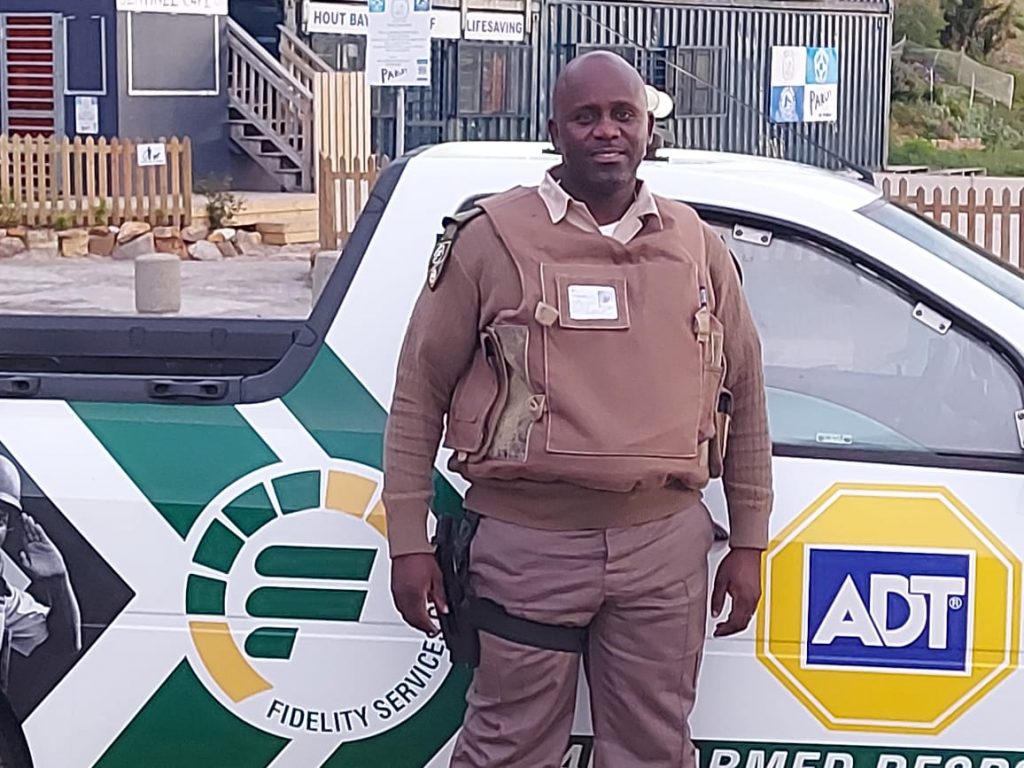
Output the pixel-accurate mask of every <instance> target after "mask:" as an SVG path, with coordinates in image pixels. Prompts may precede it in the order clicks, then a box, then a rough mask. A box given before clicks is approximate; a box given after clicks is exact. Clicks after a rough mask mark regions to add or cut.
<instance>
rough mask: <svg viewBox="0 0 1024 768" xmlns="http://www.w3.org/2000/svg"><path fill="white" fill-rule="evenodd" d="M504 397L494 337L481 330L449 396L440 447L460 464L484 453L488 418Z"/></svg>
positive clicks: (501, 363)
mask: <svg viewBox="0 0 1024 768" xmlns="http://www.w3.org/2000/svg"><path fill="white" fill-rule="evenodd" d="M507 396H508V372H507V370H506V368H505V361H504V359H503V357H502V354H501V350H500V348H499V345H498V342H497V339H496V337H495V336H494V334H493V332H491V331H489V330H488V331H485V332H484V333H482V334H481V335H480V348H479V349H478V350H477V352H476V354H475V355H474V356H473V361H472V362H471V363H470V367H469V370H468V371H467V372H466V374H465V375H464V376H463V377H462V378H461V379H460V380H459V383H458V384H457V385H456V386H455V391H454V392H453V393H452V402H451V406H450V408H449V409H448V425H447V431H446V434H445V440H444V445H445V447H447V448H450V449H452V450H453V451H455V452H456V453H458V454H465V455H460V456H459V459H460V460H462V461H464V460H466V459H467V458H473V457H476V456H478V455H480V454H483V453H485V452H486V451H487V448H488V445H489V443H490V439H491V437H492V435H493V428H492V416H493V415H494V414H495V413H496V412H497V411H500V410H501V408H502V407H503V403H504V400H505V398H506V397H507Z"/></svg>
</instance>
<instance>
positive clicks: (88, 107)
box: [75, 96, 100, 136]
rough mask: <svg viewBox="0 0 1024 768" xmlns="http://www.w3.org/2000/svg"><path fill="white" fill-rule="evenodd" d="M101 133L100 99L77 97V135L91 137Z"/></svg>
mask: <svg viewBox="0 0 1024 768" xmlns="http://www.w3.org/2000/svg"><path fill="white" fill-rule="evenodd" d="M99 132H100V102H99V99H97V98H96V97H95V96H75V133H77V134H81V135H83V136H89V135H95V134H97V133H99Z"/></svg>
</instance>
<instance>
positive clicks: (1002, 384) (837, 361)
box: [719, 225, 1022, 456]
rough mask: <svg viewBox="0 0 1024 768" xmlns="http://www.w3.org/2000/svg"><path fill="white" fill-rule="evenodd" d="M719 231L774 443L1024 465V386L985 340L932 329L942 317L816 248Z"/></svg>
mask: <svg viewBox="0 0 1024 768" xmlns="http://www.w3.org/2000/svg"><path fill="white" fill-rule="evenodd" d="M740 230H741V231H746V232H747V233H748V234H749V233H750V228H749V227H746V226H742V227H740ZM719 231H720V232H721V234H722V235H723V236H724V237H725V239H726V242H727V244H728V246H729V247H730V248H731V249H732V250H733V252H734V253H735V254H736V256H737V258H738V260H739V262H740V265H741V267H742V270H743V288H744V294H745V296H746V297H747V300H748V302H749V303H750V307H751V312H752V313H753V316H754V320H755V323H756V325H757V328H758V331H759V332H760V334H761V339H762V345H763V359H764V366H765V383H766V388H767V393H768V410H769V419H770V422H771V433H772V438H773V440H774V442H776V443H778V444H783V445H793V446H816V447H819V448H821V449H822V450H832V449H836V448H848V449H861V450H870V451H879V452H891V451H908V452H920V453H931V454H1007V455H1013V456H1019V455H1020V444H1019V438H1018V436H1017V429H1016V426H1015V423H1014V412H1015V411H1016V410H1018V409H1019V408H1020V407H1021V402H1022V394H1021V386H1020V382H1019V380H1018V378H1017V376H1016V374H1015V372H1014V370H1013V369H1012V368H1011V367H1010V365H1009V364H1008V363H1007V362H1006V360H1004V359H1003V357H1001V356H1000V355H999V353H998V352H997V351H996V350H995V349H993V348H992V347H991V346H990V345H989V344H988V343H986V342H985V341H984V340H983V339H981V338H979V337H978V336H975V335H973V334H971V333H969V332H968V331H967V330H966V329H964V328H962V327H961V325H960V324H959V323H958V322H956V321H952V320H950V319H948V318H947V319H944V320H936V321H935V322H932V323H931V324H930V323H929V322H924V321H927V320H928V319H929V317H930V316H932V311H931V308H929V307H927V306H923V307H922V306H921V305H920V304H919V301H918V299H917V298H915V297H914V296H912V295H910V294H908V293H907V292H905V291H904V290H903V289H902V288H901V287H898V286H896V285H893V284H891V283H890V282H888V281H885V280H883V279H882V278H881V277H879V276H878V275H876V274H874V273H873V272H871V271H868V270H866V269H865V268H861V267H859V266H857V265H855V264H853V263H851V262H850V261H848V260H847V259H846V258H844V257H842V256H841V255H840V254H837V253H835V252H833V251H831V250H829V249H828V248H826V247H824V246H822V245H820V244H818V243H816V242H813V241H811V240H807V239H802V238H799V237H794V236H789V235H780V234H779V233H771V239H770V242H769V244H768V245H767V246H766V245H762V244H760V243H758V242H750V241H749V240H748V239H747V238H746V237H744V236H742V235H740V234H739V233H738V232H737V231H736V229H735V228H734V227H733V226H729V225H725V226H721V227H719ZM758 234H760V233H758ZM919 309H920V310H921V314H920V315H918V310H919ZM943 328H944V329H943Z"/></svg>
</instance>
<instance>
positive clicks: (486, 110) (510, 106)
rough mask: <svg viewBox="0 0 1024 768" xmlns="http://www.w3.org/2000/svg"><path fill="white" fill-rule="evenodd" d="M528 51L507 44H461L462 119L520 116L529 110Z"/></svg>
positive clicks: (460, 93) (458, 87) (459, 103)
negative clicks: (526, 94)
mask: <svg viewBox="0 0 1024 768" xmlns="http://www.w3.org/2000/svg"><path fill="white" fill-rule="evenodd" d="M527 53H528V49H527V48H526V47H525V46H521V45H508V44H494V45H488V44H476V43H460V44H459V65H458V85H457V90H458V105H459V114H460V115H519V114H521V113H522V112H523V111H524V110H525V109H526V108H527V105H526V103H525V101H526V100H525V98H524V95H523V88H524V86H525V85H526V83H527V82H528V80H529V72H528V70H527V66H528V65H529V59H528V58H527Z"/></svg>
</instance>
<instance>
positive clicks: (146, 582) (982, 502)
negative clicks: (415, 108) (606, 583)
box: [0, 143, 1024, 768]
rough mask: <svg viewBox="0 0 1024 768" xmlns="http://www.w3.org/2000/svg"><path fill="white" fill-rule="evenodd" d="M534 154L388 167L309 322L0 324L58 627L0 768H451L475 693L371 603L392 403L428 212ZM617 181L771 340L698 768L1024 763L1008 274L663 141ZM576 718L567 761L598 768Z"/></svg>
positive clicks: (386, 608) (36, 665) (746, 161)
mask: <svg viewBox="0 0 1024 768" xmlns="http://www.w3.org/2000/svg"><path fill="white" fill-rule="evenodd" d="M557 161H558V158H557V157H556V156H554V155H552V154H549V153H547V152H546V151H545V146H544V145H541V144H518V143H501V144H491V143H467V144H447V145H441V146H436V147H432V148H428V149H426V150H423V151H418V152H416V153H413V154H412V155H410V156H407V157H405V158H402V159H400V160H398V161H396V162H394V163H392V164H391V165H390V166H389V167H388V168H387V169H386V170H385V172H384V173H383V175H382V177H381V178H380V180H379V181H378V182H377V185H376V187H375V191H374V194H373V196H372V198H371V201H370V203H369V204H368V205H367V207H366V208H365V210H364V212H363V213H362V216H361V218H360V219H359V222H358V225H357V227H356V230H355V232H354V233H353V235H352V237H351V238H350V240H349V242H348V244H347V246H346V250H345V253H344V255H343V257H342V259H341V261H340V263H339V266H338V267H337V268H336V269H335V272H334V274H333V275H332V276H331V279H330V282H329V283H328V284H327V286H326V288H325V290H324V291H323V293H322V295H321V298H320V300H319V302H318V303H317V305H316V306H315V307H314V309H313V311H312V313H311V315H310V317H309V318H308V320H306V321H295V322H285V321H263V320H244V321H243V320H238V321H230V320H212V319H210V320H204V319H165V318H117V319H109V318H107V319H99V318H95V319H82V318H74V319H73V320H71V319H67V318H60V317H42V316H40V317H32V318H24V317H21V318H19V317H12V316H4V317H2V318H0V351H2V356H0V363H2V365H3V370H2V371H0V374H2V375H0V390H2V392H3V393H4V397H3V398H2V399H0V446H2V448H3V450H4V452H6V453H7V454H8V455H10V456H11V457H12V458H13V459H14V461H15V462H16V463H17V465H18V467H19V469H20V471H21V473H22V475H23V479H24V489H25V490H23V492H22V504H23V506H24V507H25V508H26V510H28V511H30V513H31V514H33V515H34V516H35V517H36V519H37V520H39V521H40V522H41V524H42V525H43V526H44V528H46V530H47V531H48V532H49V533H50V536H51V537H52V539H53V541H54V543H55V545H56V546H57V547H58V548H59V549H60V550H61V552H62V553H63V555H64V559H65V560H66V561H67V563H68V570H69V575H70V580H71V583H72V585H73V587H74V590H75V594H76V595H77V596H78V599H79V600H80V602H81V605H82V633H83V648H82V650H81V651H78V652H72V653H68V654H63V655H62V654H61V653H59V652H56V651H52V652H46V649H47V645H46V643H45V642H44V643H43V644H42V645H40V646H39V648H38V651H33V652H32V653H29V654H28V655H21V654H19V653H17V652H15V653H11V654H9V655H10V676H9V685H8V696H9V698H10V703H11V705H12V710H13V713H14V714H13V715H11V714H9V715H7V716H6V717H5V716H4V715H3V714H0V732H2V733H3V734H4V737H3V739H2V741H0V765H3V766H4V767H5V768H6V767H7V765H8V764H12V765H18V763H17V762H14V761H15V756H14V755H13V754H7V753H11V752H12V751H13V749H14V748H15V747H17V743H18V737H16V731H17V730H19V729H18V725H19V723H20V726H21V728H20V730H23V732H24V736H25V739H26V741H27V745H28V747H29V748H30V749H31V752H32V756H33V759H34V764H35V765H36V766H38V767H39V768H85V767H86V766H99V767H100V768H128V766H131V767H132V768H136V767H137V766H142V765H144V766H147V768H150V767H152V768H156V767H157V766H196V767H197V768H198V766H204V767H206V766H216V767H217V768H222V767H223V768H234V767H235V766H237V767H238V768H242V767H243V766H244V767H245V768H255V767H256V766H274V768H312V767H313V766H324V767H325V768H327V767H329V768H354V767H356V766H359V767H360V768H366V767H370V766H372V767H373V768H378V767H379V768H426V767H428V766H429V767H430V768H439V767H440V766H445V765H447V758H448V755H449V754H450V750H451V745H452V744H453V742H454V738H455V735H456V732H457V729H458V727H459V723H460V719H461V716H462V711H463V695H464V691H465V688H466V685H467V683H468V680H469V673H468V671H467V670H465V669H462V668H454V667H452V666H451V665H450V663H449V660H448V657H447V653H446V651H445V648H444V646H443V644H442V643H441V642H440V641H438V640H429V639H426V638H424V637H423V636H422V635H421V634H419V633H417V632H416V631H415V630H412V629H410V628H408V627H406V626H405V625H404V624H403V623H402V621H401V619H400V618H399V616H398V614H397V612H396V611H395V609H394V607H393V605H392V603H391V596H390V592H389V586H388V576H389V564H388V557H387V548H386V542H385V538H384V531H385V530H386V529H385V526H386V518H385V516H384V511H383V507H382V506H381V504H380V482H381V474H380V465H381V448H382V433H383V426H384V421H385V418H386V409H387V407H388V405H389V403H390V400H391V392H392V384H393V377H394V373H395V366H396V362H397V359H398V352H399V345H400V343H401V340H402V337H403V334H404V331H405V327H406V323H407V321H408V317H409V313H410V311H411V308H412V305H413V302H414V301H415V299H416V297H417V295H418V293H419V292H420V290H421V289H422V288H423V286H424V283H425V280H426V274H427V265H428V259H429V256H430V253H431V250H432V249H433V246H434V243H435V239H436V237H437V236H438V235H439V234H440V231H441V220H442V217H443V216H445V215H447V214H450V213H452V212H454V211H456V210H457V209H460V208H463V207H466V206H468V205H471V204H472V201H473V200H475V199H476V198H478V197H480V196H484V195H487V194H490V193H494V192H498V191H501V190H504V189H507V188H508V187H511V186H513V185H517V184H522V185H531V184H535V183H537V182H538V181H539V180H540V178H541V176H542V174H543V172H544V171H545V169H546V168H548V167H550V166H551V165H554V164H555V163H556V162H557ZM640 175H641V176H642V177H643V178H644V179H646V180H647V181H649V182H650V184H651V185H652V188H653V189H654V191H655V192H657V193H659V194H660V195H663V196H668V197H673V198H677V199H679V200H682V201H685V202H687V203H689V204H690V205H692V206H694V207H695V208H696V209H697V210H698V211H699V212H700V213H701V214H703V216H704V217H705V218H706V219H708V220H709V221H711V222H712V223H713V224H714V225H715V226H716V227H717V228H718V230H719V231H720V232H721V233H722V235H723V236H724V237H725V239H726V241H727V243H728V245H729V247H730V248H731V249H732V250H733V252H734V254H735V255H736V260H737V263H738V265H739V266H740V268H741V271H742V274H743V286H744V290H745V293H746V296H747V298H748V301H749V302H750V305H751V308H752V310H753V313H754V317H755V320H756V322H757V325H758V327H759V329H760V332H761V335H762V340H763V346H764V362H765V370H766V377H767V386H768V402H769V409H770V423H771V432H772V437H773V443H774V472H775V491H776V503H775V507H774V512H773V517H772V522H771V536H772V539H771V544H770V548H769V550H768V552H767V553H766V556H765V561H764V588H765V589H764V599H763V601H762V603H761V605H760V606H759V609H758V612H757V615H756V617H755V620H754V621H753V622H752V623H751V626H750V627H749V629H748V630H747V631H746V632H744V633H742V634H740V635H736V636H733V637H729V638H721V639H718V638H713V637H711V631H710V630H711V627H712V626H713V624H712V622H713V621H714V620H713V619H710V618H709V631H708V639H707V653H706V656H705V662H704V665H703V668H702V675H701V679H700V684H699V691H698V699H697V706H696V710H695V713H694V717H693V721H692V726H693V732H694V736H695V738H696V740H697V743H698V747H699V750H700V760H701V765H702V766H704V767H705V768H766V766H767V767H768V768H854V766H857V767H859V766H872V768H927V767H929V766H945V767H946V768H1024V729H1022V728H1021V727H1020V724H1019V722H1020V714H1019V713H1020V703H1021V701H1024V673H1021V672H1020V671H1019V666H1020V662H1021V651H1020V631H1021V560H1020V558H1021V556H1022V554H1024V517H1022V514H1024V280H1022V279H1021V277H1020V276H1019V275H1018V274H1017V273H1016V272H1015V271H1013V270H1012V269H1011V268H1009V267H1006V266H1004V265H1002V264H999V263H997V262H996V261H995V260H994V259H992V258H990V257H987V256H985V255H982V254H981V253H980V252H979V251H977V250H976V249H974V248H973V247H971V246H968V245H967V244H965V243H963V242H961V241H960V240H958V239H956V238H954V237H953V236H951V235H950V234H948V233H947V232H946V231H945V230H942V229H941V228H939V227H937V226H935V225H933V224H932V223H930V222H929V221H928V220H927V219H924V218H922V217H919V216H917V215H915V214H913V213H910V212H908V211H906V210H904V209H902V208H900V207H897V206H896V205H894V204H892V203H889V202H887V201H885V200H884V199H883V198H882V197H881V196H880V193H879V191H878V190H877V189H876V188H874V187H873V186H871V185H870V184H867V183H864V182H861V181H859V180H854V179H851V178H849V177H847V176H844V175H841V174H837V173H832V172H828V171H824V170H820V169H813V168H806V167H802V166H798V165H794V164H790V163H786V162H782V161H775V160H766V159H758V158H752V157H746V156H736V155H724V154H716V153H702V152H690V151H680V150H668V151H664V152H662V153H660V159H658V160H651V161H646V162H645V163H644V164H643V166H642V168H641V170H640ZM444 332H445V329H444V328H438V329H437V333H444ZM666 354H668V351H667V352H666ZM446 460H447V454H446V453H445V452H444V451H442V452H441V453H440V454H439V456H438V459H437V463H436V467H437V489H438V495H437V501H436V507H437V510H436V511H438V512H439V513H447V512H451V511H453V510H456V509H457V508H458V505H459V501H460V495H459V494H460V492H461V491H462V490H463V489H464V484H463V482H462V481H461V479H460V478H459V477H457V476H454V475H452V474H451V473H450V472H449V471H448V470H447V468H446ZM0 490H2V489H0ZM0 498H2V497H0ZM707 503H708V505H709V507H710V508H711V510H712V512H713V515H714V517H715V519H716V521H717V522H718V524H719V526H720V528H721V533H722V534H723V535H725V534H727V530H726V527H727V520H728V518H727V515H726V507H725V501H724V498H723V493H722V490H721V487H720V485H719V484H717V483H715V484H713V485H712V486H711V487H710V488H709V490H708V496H707ZM725 548H726V544H725V543H724V541H719V542H718V544H717V546H716V547H715V548H714V550H713V553H712V557H711V562H710V564H709V565H710V567H711V568H715V567H716V566H717V563H718V560H719V559H720V557H721V556H722V555H723V554H724V552H725ZM8 551H10V548H8ZM4 557H5V563H4V575H5V578H6V580H7V581H8V582H9V583H10V584H11V585H12V587H15V588H18V589H26V590H29V589H31V585H29V584H28V579H27V578H22V577H23V576H24V574H23V573H22V571H21V569H20V568H19V566H18V561H17V559H12V558H11V557H9V556H8V555H4ZM727 610H728V607H727ZM580 693H581V696H580V698H579V705H578V707H577V713H578V714H577V721H576V727H575V731H574V736H573V739H572V742H571V743H570V745H569V747H568V750H567V752H566V755H565V757H564V762H563V766H565V768H569V767H572V768H582V767H584V766H588V765H590V764H591V761H592V748H591V744H590V740H589V734H590V725H589V715H588V710H587V704H586V695H585V681H584V680H581V683H580ZM4 711H6V707H0V713H2V712H4ZM5 750H6V753H5ZM623 768H632V767H625V766H624V767H623Z"/></svg>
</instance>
